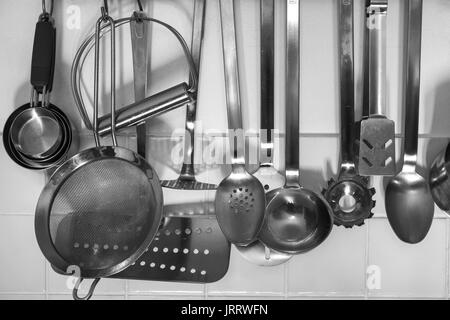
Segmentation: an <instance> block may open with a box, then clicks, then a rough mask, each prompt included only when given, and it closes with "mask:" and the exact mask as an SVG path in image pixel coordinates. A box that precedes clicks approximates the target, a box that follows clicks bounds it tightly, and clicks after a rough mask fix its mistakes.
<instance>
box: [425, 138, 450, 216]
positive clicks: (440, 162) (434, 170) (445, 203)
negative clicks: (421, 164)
mask: <svg viewBox="0 0 450 320" xmlns="http://www.w3.org/2000/svg"><path fill="white" fill-rule="evenodd" d="M449 172H450V143H449V144H448V145H447V147H446V148H445V149H444V150H443V151H442V152H441V153H440V154H439V155H438V156H437V157H436V159H435V160H434V161H433V164H432V166H431V168H430V177H429V181H428V182H429V186H430V190H431V195H432V196H433V200H434V202H435V203H436V204H437V206H438V207H439V208H440V209H441V210H444V211H445V212H447V214H448V213H449V212H450V179H449Z"/></svg>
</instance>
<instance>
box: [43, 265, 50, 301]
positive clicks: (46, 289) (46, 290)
mask: <svg viewBox="0 0 450 320" xmlns="http://www.w3.org/2000/svg"><path fill="white" fill-rule="evenodd" d="M48 267H49V265H48V262H47V259H44V290H45V292H44V293H45V300H48V288H49V283H48V282H49V274H48Z"/></svg>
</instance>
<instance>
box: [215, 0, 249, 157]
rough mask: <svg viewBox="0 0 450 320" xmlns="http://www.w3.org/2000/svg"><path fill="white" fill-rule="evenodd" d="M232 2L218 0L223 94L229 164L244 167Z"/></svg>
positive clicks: (230, 0)
mask: <svg viewBox="0 0 450 320" xmlns="http://www.w3.org/2000/svg"><path fill="white" fill-rule="evenodd" d="M233 1H234V0H220V18H221V19H220V20H221V26H222V49H223V62H224V68H225V91H226V92H225V93H226V100H227V115H228V128H229V129H230V131H231V130H234V132H233V135H232V136H231V132H230V146H231V150H232V153H231V163H232V165H245V145H244V144H245V141H244V132H243V130H242V113H241V100H240V92H239V70H238V58H237V45H236V29H235V20H234V18H235V17H234V2H233Z"/></svg>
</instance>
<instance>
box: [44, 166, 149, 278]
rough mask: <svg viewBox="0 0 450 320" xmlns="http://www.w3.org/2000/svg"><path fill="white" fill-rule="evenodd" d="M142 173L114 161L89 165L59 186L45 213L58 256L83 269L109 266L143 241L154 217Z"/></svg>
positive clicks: (130, 252)
mask: <svg viewBox="0 0 450 320" xmlns="http://www.w3.org/2000/svg"><path fill="white" fill-rule="evenodd" d="M154 199H155V195H154V193H153V188H152V186H151V184H150V182H149V180H148V178H147V176H146V175H145V173H144V172H143V171H142V170H141V169H139V168H138V167H136V166H135V165H133V164H131V163H129V162H127V161H124V160H121V159H118V158H112V159H102V160H101V161H94V162H90V163H88V164H86V165H84V166H82V167H80V168H79V169H78V170H77V171H75V172H74V173H73V174H72V175H71V176H70V177H69V178H67V179H66V180H65V182H64V183H63V184H62V185H61V188H60V189H59V191H58V193H57V194H56V196H55V198H54V201H53V203H52V207H51V211H50V226H49V227H50V233H51V237H52V241H53V243H54V245H55V248H56V250H57V251H58V252H59V254H60V255H61V256H62V257H63V258H64V259H65V260H66V261H67V262H68V263H70V264H73V265H78V266H80V267H81V268H84V269H91V270H98V269H104V268H109V267H112V266H114V265H117V264H119V263H120V262H122V261H124V260H126V259H128V258H129V257H130V256H131V255H132V254H133V253H134V252H135V251H136V250H137V249H138V248H139V247H140V246H141V245H142V243H143V242H144V241H145V239H146V237H147V236H148V234H149V232H150V229H151V227H152V223H153V220H154V218H155V214H156V212H155V211H156V205H155V203H154V201H153V200H154Z"/></svg>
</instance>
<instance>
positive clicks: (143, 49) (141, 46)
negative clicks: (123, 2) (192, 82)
mask: <svg viewBox="0 0 450 320" xmlns="http://www.w3.org/2000/svg"><path fill="white" fill-rule="evenodd" d="M145 18H146V15H145V12H143V11H135V12H133V15H132V16H131V19H130V33H131V47H132V51H133V75H134V98H135V101H136V102H138V101H140V100H142V99H144V98H145V97H146V96H147V94H146V93H147V70H148V68H147V66H148V24H147V21H145ZM146 138H147V127H146V123H145V122H144V123H140V124H138V125H137V126H136V140H137V152H138V154H139V155H140V156H141V157H144V158H145V157H146V141H147V139H146Z"/></svg>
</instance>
